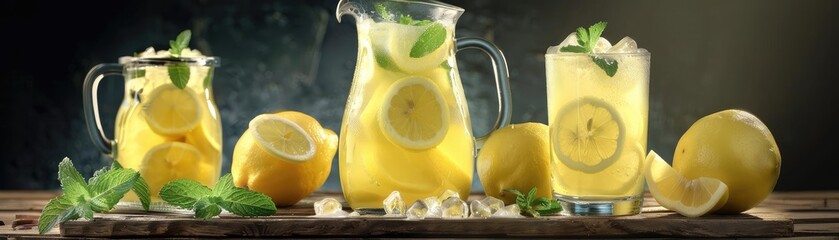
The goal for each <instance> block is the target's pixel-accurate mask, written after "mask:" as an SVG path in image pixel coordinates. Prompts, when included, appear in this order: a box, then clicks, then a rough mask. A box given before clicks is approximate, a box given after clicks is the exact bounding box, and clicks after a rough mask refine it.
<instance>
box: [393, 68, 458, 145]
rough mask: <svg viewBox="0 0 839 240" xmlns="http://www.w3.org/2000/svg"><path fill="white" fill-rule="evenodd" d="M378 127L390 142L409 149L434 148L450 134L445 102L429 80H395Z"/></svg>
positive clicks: (419, 78)
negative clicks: (447, 133)
mask: <svg viewBox="0 0 839 240" xmlns="http://www.w3.org/2000/svg"><path fill="white" fill-rule="evenodd" d="M379 126H380V128H381V129H382V132H384V133H385V136H387V138H388V139H390V141H391V142H394V143H396V144H399V145H400V146H403V147H406V148H411V149H428V148H431V147H434V146H437V144H439V143H440V142H441V141H443V137H445V136H446V132H448V130H449V116H448V108H447V107H446V102H445V101H443V96H442V94H441V93H440V89H438V88H437V86H436V85H434V83H433V82H431V80H428V79H426V78H422V77H417V76H412V77H407V78H403V79H401V80H398V81H397V82H396V83H394V84H393V86H391V87H390V90H388V93H387V95H385V98H384V103H383V104H382V109H381V110H380V111H379Z"/></svg>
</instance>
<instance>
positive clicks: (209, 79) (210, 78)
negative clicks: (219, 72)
mask: <svg viewBox="0 0 839 240" xmlns="http://www.w3.org/2000/svg"><path fill="white" fill-rule="evenodd" d="M215 70H216V68H214V67H210V69H208V70H207V76H206V77H204V88H209V87H210V85H211V84H213V73H215Z"/></svg>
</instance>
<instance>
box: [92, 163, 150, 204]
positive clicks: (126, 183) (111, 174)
mask: <svg viewBox="0 0 839 240" xmlns="http://www.w3.org/2000/svg"><path fill="white" fill-rule="evenodd" d="M139 177H140V173H137V172H136V171H134V170H132V169H125V168H122V169H112V170H110V171H107V172H105V173H104V174H102V175H100V176H97V177H96V178H94V179H92V180H91V181H90V191H91V195H92V197H91V198H90V206H91V207H92V208H93V210H94V211H97V212H107V211H110V210H111V209H112V208H114V205H116V204H117V202H119V200H120V199H122V197H123V196H125V193H127V192H128V191H129V190H131V187H133V186H134V182H135V181H136V180H137V178H139Z"/></svg>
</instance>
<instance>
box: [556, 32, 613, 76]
mask: <svg viewBox="0 0 839 240" xmlns="http://www.w3.org/2000/svg"><path fill="white" fill-rule="evenodd" d="M607 24H608V23H607V22H598V23H595V24H594V25H591V26H590V27H589V28H588V31H586V29H584V28H582V27H579V28H577V32H576V36H577V44H578V45H568V46H564V47H562V48H560V49H559V51H560V52H572V53H589V54H590V53H591V52H592V51H593V50H594V47H595V45H597V40H599V39H600V35H602V34H603V31H604V30H606V25H607ZM591 60H592V61H593V62H594V63H595V64H596V65H597V66H598V67H600V69H603V71H604V72H606V75H608V76H609V77H614V76H615V73H617V72H618V61H615V60H614V59H612V58H609V57H605V56H591Z"/></svg>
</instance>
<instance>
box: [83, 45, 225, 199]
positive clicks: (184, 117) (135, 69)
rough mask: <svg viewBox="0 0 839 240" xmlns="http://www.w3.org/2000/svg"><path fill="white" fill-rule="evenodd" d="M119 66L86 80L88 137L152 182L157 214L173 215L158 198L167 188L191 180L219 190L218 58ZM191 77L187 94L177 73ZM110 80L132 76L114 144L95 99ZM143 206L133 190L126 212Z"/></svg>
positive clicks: (125, 61) (133, 60)
mask: <svg viewBox="0 0 839 240" xmlns="http://www.w3.org/2000/svg"><path fill="white" fill-rule="evenodd" d="M119 62H120V63H119V64H115V63H105V64H99V65H96V66H95V67H93V68H92V69H91V70H90V72H89V73H88V74H87V77H86V78H85V83H84V110H85V120H86V123H87V127H88V133H89V134H90V136H91V138H92V140H93V143H94V144H95V145H96V147H97V148H98V149H99V150H100V151H102V152H103V153H105V154H108V155H109V156H111V157H112V158H113V159H114V160H116V161H118V162H119V163H120V164H121V165H122V166H123V167H125V168H132V169H134V170H137V171H139V172H140V175H141V176H142V177H143V178H144V179H145V180H146V181H147V182H148V184H149V188H150V190H151V196H152V209H155V210H163V211H166V210H169V209H168V206H167V205H166V204H163V202H162V201H160V200H159V198H158V192H159V191H160V188H161V187H162V186H163V185H165V184H166V183H167V182H169V181H171V180H174V179H184V178H187V179H193V180H196V181H198V182H201V183H202V184H204V185H207V186H213V185H214V184H215V182H216V181H217V180H218V178H219V174H220V173H221V121H220V118H219V114H218V109H217V108H216V105H215V102H214V100H213V91H212V79H213V70H214V69H215V67H216V66H218V64H219V60H218V58H215V57H197V58H138V57H122V58H120V61H119ZM181 70H182V71H181ZM186 72H188V73H189V76H188V78H185V79H188V81H187V82H186V84H185V86H183V85H182V86H183V88H182V89H181V88H180V87H178V86H176V85H175V84H174V82H175V81H173V80H171V78H170V73H175V74H182V75H181V76H183V74H185V73H186ZM108 75H121V76H123V77H124V78H125V97H124V99H123V101H122V104H121V105H120V107H119V110H118V112H117V116H116V121H115V124H114V125H115V131H114V135H115V138H114V139H113V140H111V139H109V138H108V137H106V136H105V134H104V132H103V131H102V124H101V123H100V116H99V110H98V109H99V106H98V103H97V100H96V99H97V98H96V92H97V87H98V85H99V82H100V80H101V79H102V78H103V77H104V76H108ZM180 79H183V78H180ZM137 202H138V199H137V197H136V195H134V194H133V193H132V192H129V194H127V195H126V197H125V198H123V200H122V202H121V205H120V206H123V207H129V206H125V205H126V203H127V204H128V205H132V204H133V203H137ZM133 206H139V205H133Z"/></svg>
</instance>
